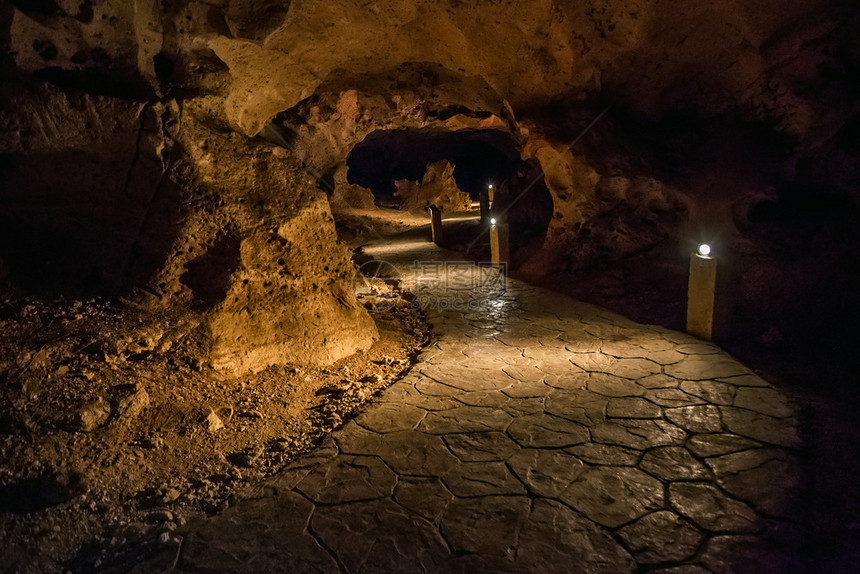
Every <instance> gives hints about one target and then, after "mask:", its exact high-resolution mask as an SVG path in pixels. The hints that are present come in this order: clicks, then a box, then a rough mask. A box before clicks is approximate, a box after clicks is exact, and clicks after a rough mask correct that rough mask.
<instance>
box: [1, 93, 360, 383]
mask: <svg viewBox="0 0 860 574" xmlns="http://www.w3.org/2000/svg"><path fill="white" fill-rule="evenodd" d="M4 97H5V102H6V103H7V104H9V105H7V106H4V109H6V110H12V109H14V110H15V111H14V113H9V112H6V113H3V114H0V145H2V147H0V153H2V154H3V155H2V157H3V161H2V165H0V172H2V177H1V178H0V180H2V184H0V202H2V203H3V205H4V209H3V210H2V211H0V229H2V231H0V233H2V239H3V241H2V246H0V259H3V260H5V262H6V265H7V266H8V267H9V270H10V271H9V272H10V278H11V280H12V281H13V282H14V283H15V284H16V285H17V286H19V287H23V288H27V289H29V290H34V291H38V292H49V293H59V294H64V295H75V296H88V295H94V294H101V295H108V296H121V297H123V299H124V300H125V301H126V302H128V303H129V304H132V305H135V306H138V307H143V308H147V309H152V310H159V311H163V310H167V309H171V308H173V309H178V308H191V309H194V310H196V311H197V312H198V313H199V314H200V316H201V324H202V325H203V327H204V328H205V329H206V330H207V331H208V332H209V334H210V336H209V340H210V342H211V357H212V362H213V364H214V365H215V366H216V367H218V368H220V369H222V370H225V371H227V372H229V373H231V374H239V373H241V372H245V371H248V370H260V369H263V368H265V367H266V366H268V365H270V364H283V363H297V364H313V365H320V364H328V363H331V362H333V361H335V360H337V359H340V358H341V357H343V356H346V355H349V354H351V353H354V352H355V351H357V350H360V349H364V348H367V347H369V346H370V344H371V343H372V342H373V340H374V339H375V338H376V328H375V325H374V324H373V321H372V320H371V319H370V317H369V316H368V315H367V313H366V312H365V311H364V309H363V308H361V307H360V306H359V305H358V304H357V302H356V300H355V297H354V294H353V293H352V291H351V284H352V277H353V273H354V266H353V265H352V263H351V261H350V253H349V250H348V249H347V248H346V247H345V246H342V245H340V244H338V242H337V238H336V236H335V230H334V222H333V220H332V217H331V212H330V209H329V204H328V201H327V199H326V195H325V193H324V192H323V191H322V190H321V189H319V187H318V186H317V183H316V181H315V179H314V178H313V177H312V176H310V174H308V173H307V172H306V171H305V170H304V168H303V167H302V165H301V163H300V162H298V160H296V159H295V158H294V157H292V156H291V155H290V154H289V152H287V151H286V150H284V149H282V148H278V147H276V146H272V145H270V144H265V143H251V142H249V141H248V140H247V138H245V137H244V136H242V135H239V134H236V133H234V132H232V131H231V130H230V129H229V128H228V127H227V125H226V124H225V123H223V116H222V118H221V119H219V112H218V109H219V105H220V104H221V101H220V100H219V99H217V98H211V97H210V98H199V99H186V100H184V101H182V102H177V101H176V100H166V101H164V102H163V103H162V102H159V101H154V102H149V103H144V102H135V101H127V100H121V99H117V98H111V97H107V96H93V95H87V94H82V93H76V92H70V91H65V92H63V91H59V90H57V89H56V88H53V87H51V86H46V85H40V84H35V85H32V86H30V87H29V88H26V89H25V86H24V85H20V86H17V87H16V89H10V90H8V93H6V94H4Z"/></svg>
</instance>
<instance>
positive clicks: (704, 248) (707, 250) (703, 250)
mask: <svg viewBox="0 0 860 574" xmlns="http://www.w3.org/2000/svg"><path fill="white" fill-rule="evenodd" d="M710 254H711V246H710V245H708V244H707V243H702V244H701V245H699V255H701V256H702V257H707V256H708V255H710Z"/></svg>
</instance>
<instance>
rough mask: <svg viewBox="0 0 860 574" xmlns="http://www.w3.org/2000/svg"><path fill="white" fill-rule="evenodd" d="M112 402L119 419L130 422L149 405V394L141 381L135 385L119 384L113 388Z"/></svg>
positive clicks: (121, 421) (122, 421) (124, 422)
mask: <svg viewBox="0 0 860 574" xmlns="http://www.w3.org/2000/svg"><path fill="white" fill-rule="evenodd" d="M111 391H112V393H113V397H112V399H111V403H112V406H113V410H114V412H115V415H116V419H117V421H119V422H120V423H123V424H130V423H131V422H132V421H133V420H134V419H135V418H136V417H137V416H138V415H139V414H140V413H141V412H142V411H143V409H145V408H146V407H148V406H149V394H148V393H147V392H146V390H145V389H144V388H143V385H141V384H140V383H135V384H133V385H118V386H116V387H113V389H111Z"/></svg>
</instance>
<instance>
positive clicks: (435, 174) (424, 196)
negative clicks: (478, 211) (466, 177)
mask: <svg viewBox="0 0 860 574" xmlns="http://www.w3.org/2000/svg"><path fill="white" fill-rule="evenodd" d="M394 184H395V186H396V187H397V191H396V192H395V193H394V195H395V196H397V198H398V199H399V201H400V208H401V209H404V210H406V211H412V212H416V213H425V212H426V211H427V208H428V207H430V206H431V205H435V206H436V207H439V208H441V209H442V211H444V212H446V213H454V212H457V211H468V210H469V209H470V208H471V206H472V200H471V198H470V197H469V194H468V193H464V192H462V191H460V189H459V188H458V187H457V182H456V181H454V166H452V165H451V164H450V163H448V162H447V161H446V160H442V161H438V162H435V163H431V164H430V165H428V166H427V171H426V172H425V173H424V177H423V179H422V180H421V181H420V182H416V181H409V180H406V179H401V180H397V181H395V182H394Z"/></svg>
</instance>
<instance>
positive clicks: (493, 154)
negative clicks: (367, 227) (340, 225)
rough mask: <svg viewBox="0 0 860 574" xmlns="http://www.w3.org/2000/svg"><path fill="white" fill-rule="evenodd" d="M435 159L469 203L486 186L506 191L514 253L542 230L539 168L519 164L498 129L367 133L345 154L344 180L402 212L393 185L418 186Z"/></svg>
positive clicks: (545, 199) (546, 204) (548, 203)
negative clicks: (405, 182)
mask: <svg viewBox="0 0 860 574" xmlns="http://www.w3.org/2000/svg"><path fill="white" fill-rule="evenodd" d="M440 161H447V162H448V163H449V164H450V165H451V166H452V167H453V178H454V181H455V183H456V186H457V188H458V189H459V190H460V191H462V192H464V193H466V194H468V196H469V199H471V201H473V202H477V201H478V200H479V199H480V195H481V192H482V191H484V190H486V189H487V187H488V186H489V185H490V184H492V185H494V186H495V188H496V189H497V190H498V189H500V188H502V189H504V190H505V191H506V192H507V193H508V195H509V199H508V203H509V205H510V209H509V210H508V211H507V213H506V214H505V216H506V218H507V220H508V222H509V224H510V227H511V239H512V241H513V246H514V248H515V249H516V248H517V247H521V246H524V245H525V244H526V243H528V242H530V241H532V240H534V239H535V238H536V237H541V236H542V235H543V234H544V233H545V232H546V229H547V227H548V226H549V222H550V220H551V218H552V215H553V204H552V196H551V194H550V192H549V190H548V189H547V187H546V184H545V182H544V179H543V172H542V171H541V168H540V165H539V164H538V163H537V162H536V161H525V160H523V159H522V158H521V154H520V150H519V146H518V143H517V142H516V140H515V139H514V138H513V137H512V136H511V134H509V133H507V132H504V131H501V130H460V131H446V130H439V129H426V128H425V129H401V130H388V131H377V132H373V133H371V134H370V135H368V136H367V137H366V138H365V139H364V140H363V141H362V142H360V143H358V144H357V145H356V146H355V147H354V148H353V150H352V151H351V152H350V154H349V156H348V158H347V167H348V173H347V180H348V182H349V183H350V184H354V185H360V186H362V187H365V188H367V189H370V190H371V192H372V193H373V196H374V201H375V203H376V205H377V206H381V207H389V208H398V209H403V208H404V207H406V206H404V202H403V198H402V197H399V196H398V188H397V184H396V182H397V181H398V180H409V181H411V182H417V183H420V182H421V181H422V179H423V178H424V177H425V174H426V173H427V172H428V167H429V166H430V165H431V164H435V163H437V162H440Z"/></svg>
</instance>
